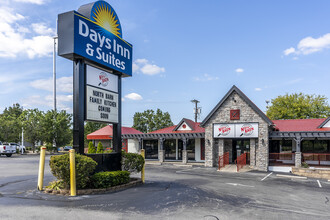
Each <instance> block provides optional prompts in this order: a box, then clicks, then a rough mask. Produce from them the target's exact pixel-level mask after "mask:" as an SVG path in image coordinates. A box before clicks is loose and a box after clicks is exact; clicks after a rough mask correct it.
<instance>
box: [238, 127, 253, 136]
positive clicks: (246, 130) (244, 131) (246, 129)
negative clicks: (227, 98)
mask: <svg viewBox="0 0 330 220" xmlns="http://www.w3.org/2000/svg"><path fill="white" fill-rule="evenodd" d="M253 131H254V127H253V126H252V125H251V124H244V125H243V126H242V127H241V135H240V136H250V135H252V134H253Z"/></svg>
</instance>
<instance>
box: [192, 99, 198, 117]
mask: <svg viewBox="0 0 330 220" xmlns="http://www.w3.org/2000/svg"><path fill="white" fill-rule="evenodd" d="M191 102H192V103H195V108H194V114H195V122H197V117H198V114H199V109H200V108H198V107H197V104H198V103H199V101H198V100H197V99H193V100H191Z"/></svg>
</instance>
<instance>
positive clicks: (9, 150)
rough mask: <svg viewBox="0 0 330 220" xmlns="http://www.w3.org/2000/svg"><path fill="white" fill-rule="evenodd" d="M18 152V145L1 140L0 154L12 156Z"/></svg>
mask: <svg viewBox="0 0 330 220" xmlns="http://www.w3.org/2000/svg"><path fill="white" fill-rule="evenodd" d="M14 153H16V146H13V145H10V144H5V143H4V144H2V143H1V142H0V155H6V156H7V157H11V155H12V154H14Z"/></svg>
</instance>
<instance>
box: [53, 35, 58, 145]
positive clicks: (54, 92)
mask: <svg viewBox="0 0 330 220" xmlns="http://www.w3.org/2000/svg"><path fill="white" fill-rule="evenodd" d="M53 39H54V50H53V96H54V117H55V118H54V120H56V112H57V111H56V39H57V36H55V37H53ZM53 129H54V128H53ZM53 146H54V148H55V149H56V141H55V139H54V140H53Z"/></svg>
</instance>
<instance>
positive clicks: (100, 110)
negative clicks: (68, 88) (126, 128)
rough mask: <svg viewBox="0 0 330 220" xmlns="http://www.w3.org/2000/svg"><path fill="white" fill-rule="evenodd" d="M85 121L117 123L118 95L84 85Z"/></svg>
mask: <svg viewBox="0 0 330 220" xmlns="http://www.w3.org/2000/svg"><path fill="white" fill-rule="evenodd" d="M86 120H91V121H98V122H105V123H118V94H117V93H114V92H111V91H106V90H103V89H99V88H95V87H93V86H89V85H86Z"/></svg>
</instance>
